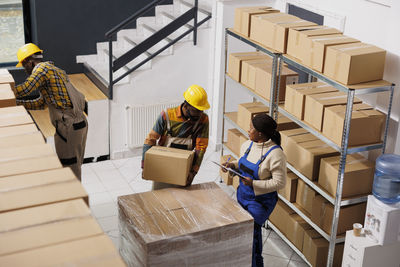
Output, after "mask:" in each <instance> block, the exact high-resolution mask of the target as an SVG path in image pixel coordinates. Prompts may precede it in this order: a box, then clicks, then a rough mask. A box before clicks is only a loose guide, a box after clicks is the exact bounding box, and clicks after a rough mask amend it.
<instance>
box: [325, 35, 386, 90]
mask: <svg viewBox="0 0 400 267" xmlns="http://www.w3.org/2000/svg"><path fill="white" fill-rule="evenodd" d="M385 57H386V51H385V50H383V49H381V48H379V47H376V46H373V45H369V44H365V43H352V44H344V45H333V46H329V47H328V48H327V49H326V56H325V67H324V74H325V75H326V76H328V77H329V78H332V79H334V80H336V81H338V82H341V83H343V84H350V85H351V84H357V83H362V82H369V81H375V80H381V79H382V77H383V71H384V67H385Z"/></svg>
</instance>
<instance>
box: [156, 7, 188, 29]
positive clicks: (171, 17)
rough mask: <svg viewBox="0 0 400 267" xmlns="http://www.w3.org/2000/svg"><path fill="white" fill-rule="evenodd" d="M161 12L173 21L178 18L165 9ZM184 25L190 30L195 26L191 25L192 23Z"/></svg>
mask: <svg viewBox="0 0 400 267" xmlns="http://www.w3.org/2000/svg"><path fill="white" fill-rule="evenodd" d="M160 14H162V15H163V16H165V17H167V18H169V19H170V20H171V21H173V20H176V19H177V17H176V16H173V15H171V14H168V13H167V12H165V11H163V12H160ZM183 27H185V28H186V29H188V30H190V29H193V26H192V25H190V24H185V25H183Z"/></svg>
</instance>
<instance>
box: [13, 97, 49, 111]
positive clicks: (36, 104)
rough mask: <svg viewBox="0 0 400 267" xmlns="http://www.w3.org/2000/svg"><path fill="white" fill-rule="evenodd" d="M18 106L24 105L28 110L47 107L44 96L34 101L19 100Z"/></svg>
mask: <svg viewBox="0 0 400 267" xmlns="http://www.w3.org/2000/svg"><path fill="white" fill-rule="evenodd" d="M17 105H23V106H24V107H25V108H26V109H44V108H45V107H46V105H45V103H44V99H43V97H42V95H40V96H39V97H38V98H36V99H32V100H21V99H17Z"/></svg>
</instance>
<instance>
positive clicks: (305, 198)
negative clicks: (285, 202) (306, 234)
mask: <svg viewBox="0 0 400 267" xmlns="http://www.w3.org/2000/svg"><path fill="white" fill-rule="evenodd" d="M316 196H317V192H316V191H315V190H314V189H312V188H311V187H310V186H308V185H307V184H306V183H305V182H304V181H303V180H301V179H298V180H297V193H296V203H297V204H298V205H299V206H300V207H301V208H303V209H304V210H305V211H306V212H305V214H306V215H307V217H309V218H311V213H312V210H313V201H314V198H315V197H316Z"/></svg>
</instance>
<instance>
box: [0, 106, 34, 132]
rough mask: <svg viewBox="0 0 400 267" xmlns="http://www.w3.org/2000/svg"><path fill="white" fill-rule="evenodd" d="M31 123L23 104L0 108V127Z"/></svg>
mask: <svg viewBox="0 0 400 267" xmlns="http://www.w3.org/2000/svg"><path fill="white" fill-rule="evenodd" d="M30 123H33V120H32V118H31V116H29V114H28V112H27V111H26V109H25V108H24V107H23V106H15V107H4V108H0V127H8V126H14V125H22V124H30Z"/></svg>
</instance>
